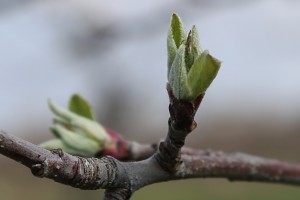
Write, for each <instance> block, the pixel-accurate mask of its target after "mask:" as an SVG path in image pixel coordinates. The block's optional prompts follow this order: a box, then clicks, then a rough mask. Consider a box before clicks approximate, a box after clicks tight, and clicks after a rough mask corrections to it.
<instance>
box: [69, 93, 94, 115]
mask: <svg viewBox="0 0 300 200" xmlns="http://www.w3.org/2000/svg"><path fill="white" fill-rule="evenodd" d="M69 110H70V111H72V112H74V113H76V114H78V115H80V116H83V117H86V118H88V119H91V120H95V119H96V118H95V115H94V113H93V111H92V108H91V106H90V105H89V103H88V102H87V101H86V100H85V99H83V98H82V97H81V96H80V95H79V94H74V95H73V96H72V97H71V98H70V101H69Z"/></svg>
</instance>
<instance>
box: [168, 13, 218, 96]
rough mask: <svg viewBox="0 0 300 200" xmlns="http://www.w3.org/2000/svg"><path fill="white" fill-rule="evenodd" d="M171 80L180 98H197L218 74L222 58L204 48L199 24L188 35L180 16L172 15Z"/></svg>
mask: <svg viewBox="0 0 300 200" xmlns="http://www.w3.org/2000/svg"><path fill="white" fill-rule="evenodd" d="M167 41H168V42H167V47H168V83H169V85H170V87H171V89H172V91H173V93H174V95H175V97H176V98H177V99H184V100H190V101H193V100H195V99H196V98H197V97H198V96H199V95H201V94H203V93H204V92H205V91H206V89H207V88H208V87H209V86H210V84H211V83H212V81H213V80H214V78H215V77H216V75H217V73H218V71H219V68H220V65H221V63H220V61H218V60H217V59H215V58H214V57H212V56H211V55H210V54H209V53H208V51H204V52H202V50H201V48H200V44H199V34H198V31H197V29H196V27H195V26H193V27H192V30H190V32H189V34H188V36H187V38H185V31H184V29H183V24H182V22H181V20H180V18H179V17H178V16H177V15H176V14H173V15H172V19H171V26H170V30H169V33H168V39H167Z"/></svg>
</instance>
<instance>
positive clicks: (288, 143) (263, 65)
mask: <svg viewBox="0 0 300 200" xmlns="http://www.w3.org/2000/svg"><path fill="white" fill-rule="evenodd" d="M299 9H300V2H299V1H295V0H285V1H283V0H281V1H280V0H264V1H259V0H252V1H238V0H227V1H225V0H219V1H216V0H199V1H197V0H177V1H171V0H166V1H158V0H157V1H144V2H142V1H138V0H132V1H122V0H114V1H108V0H85V1H83V0H69V1H55V0H52V1H50V0H48V1H47V0H44V1H37V0H26V1H24V0H1V1H0V77H1V79H0V81H1V84H0V91H1V95H0V111H1V112H0V113H1V114H0V129H2V130H4V131H6V132H7V133H10V134H14V135H17V136H19V137H21V138H24V139H26V140H29V141H31V142H33V143H35V144H38V143H41V142H43V141H45V140H47V139H50V138H52V135H51V133H50V132H49V130H48V127H49V125H50V124H51V120H52V115H51V113H50V111H49V109H48V107H47V99H49V98H51V99H52V100H54V101H55V102H57V103H58V104H60V105H63V106H67V102H68V99H69V97H70V96H71V95H72V94H73V93H80V94H81V95H82V96H83V97H85V98H86V99H88V101H90V102H91V104H92V106H93V107H94V109H95V111H96V113H97V117H98V120H99V121H100V122H101V123H102V124H104V125H105V126H107V127H110V128H112V129H114V130H116V131H119V132H120V133H122V134H123V135H124V137H126V138H128V139H130V140H136V141H138V142H143V143H153V142H157V141H159V140H160V138H163V137H165V135H166V130H167V119H168V110H167V106H168V97H167V94H166V90H165V85H166V82H167V77H166V63H167V52H166V35H167V30H168V25H169V20H170V17H171V14H172V13H173V12H177V13H178V14H179V15H180V16H181V18H182V19H183V21H184V23H185V27H186V29H189V28H190V27H191V26H192V25H193V24H195V25H196V26H197V27H198V29H199V32H200V40H201V45H202V48H203V49H208V50H209V51H210V53H211V54H212V55H214V56H215V57H217V58H218V59H219V60H221V61H222V67H221V70H220V72H219V75H218V77H217V78H216V80H215V81H214V83H213V84H212V86H211V87H210V89H209V91H208V92H207V94H206V96H205V99H204V101H203V103H202V105H201V108H200V110H199V112H198V114H197V122H198V128H197V129H196V130H195V131H194V132H193V133H192V134H191V135H190V137H189V138H188V141H187V145H189V146H192V147H195V148H202V149H207V148H210V149H215V150H225V151H243V152H246V153H251V154H258V155H261V156H268V157H272V158H277V159H281V160H286V161H290V162H300V123H299V122H300V106H299V100H300V76H299V73H300V68H299V66H300V56H299V53H300V38H299V36H300V26H299V23H300V12H299ZM0 177H1V178H0V194H1V199H5V200H16V199H24V200H29V199H30V200H35V199H43V200H50V199H51V200H52V199H65V200H68V199H70V200H71V199H72V200H77V199H78V200H79V199H101V197H102V196H103V191H100V190H98V191H81V190H78V189H73V188H70V187H68V186H64V185H60V184H57V183H54V182H53V181H51V180H46V179H39V178H36V177H33V176H32V175H31V173H30V171H29V170H28V169H26V168H25V167H23V166H21V165H19V164H18V163H15V162H14V161H11V160H9V159H7V158H5V157H4V156H0ZM184 198H185V199H190V200H193V199H210V200H214V199H216V200H217V199H230V200H232V199H254V198H257V199H272V200H277V199H284V200H287V199H288V200H293V199H295V200H298V199H299V198H300V190H299V188H298V187H293V186H284V185H274V184H261V183H240V182H234V183H231V182H228V181H227V180H223V179H208V180H204V179H199V180H185V181H176V182H168V183H161V184H155V185H152V186H148V187H146V188H143V189H141V190H140V191H138V192H137V193H135V194H134V196H133V199H173V200H175V199H184Z"/></svg>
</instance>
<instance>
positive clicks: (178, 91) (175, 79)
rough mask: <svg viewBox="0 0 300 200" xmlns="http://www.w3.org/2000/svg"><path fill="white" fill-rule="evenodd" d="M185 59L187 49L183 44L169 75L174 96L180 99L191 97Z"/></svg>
mask: <svg viewBox="0 0 300 200" xmlns="http://www.w3.org/2000/svg"><path fill="white" fill-rule="evenodd" d="M184 58H185V47H184V44H182V45H181V46H180V47H179V49H178V51H177V53H176V57H175V59H174V62H173V65H172V66H171V70H170V74H169V84H170V86H171V88H172V91H173V93H174V95H175V96H176V98H178V99H185V98H187V97H188V96H189V95H190V91H189V88H188V82H187V71H186V67H185V61H184Z"/></svg>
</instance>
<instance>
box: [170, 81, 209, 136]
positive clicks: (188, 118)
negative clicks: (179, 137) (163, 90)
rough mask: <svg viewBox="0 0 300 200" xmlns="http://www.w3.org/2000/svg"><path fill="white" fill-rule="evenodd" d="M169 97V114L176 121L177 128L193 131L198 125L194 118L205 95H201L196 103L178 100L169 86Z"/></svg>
mask: <svg viewBox="0 0 300 200" xmlns="http://www.w3.org/2000/svg"><path fill="white" fill-rule="evenodd" d="M167 91H168V95H169V100H170V104H169V112H170V117H171V119H172V120H174V121H175V126H176V127H175V128H177V129H181V130H188V131H192V130H193V129H195V128H196V126H197V124H196V122H195V121H194V116H195V114H196V112H197V110H198V108H199V106H200V104H201V101H202V99H203V97H204V94H205V93H203V94H201V95H199V96H198V97H197V98H196V99H195V100H194V101H188V100H182V99H177V98H176V97H175V96H174V94H173V91H172V89H171V87H170V85H169V84H167Z"/></svg>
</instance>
